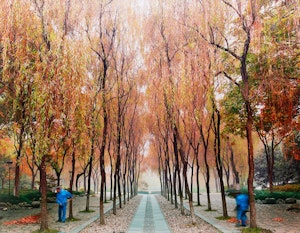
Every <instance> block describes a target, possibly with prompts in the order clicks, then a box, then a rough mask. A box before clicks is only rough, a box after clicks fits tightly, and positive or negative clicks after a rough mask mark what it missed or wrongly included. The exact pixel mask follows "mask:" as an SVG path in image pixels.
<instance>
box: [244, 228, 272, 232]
mask: <svg viewBox="0 0 300 233" xmlns="http://www.w3.org/2000/svg"><path fill="white" fill-rule="evenodd" d="M242 233H272V231H270V230H267V229H262V228H244V229H242Z"/></svg>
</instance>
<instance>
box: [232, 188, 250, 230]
mask: <svg viewBox="0 0 300 233" xmlns="http://www.w3.org/2000/svg"><path fill="white" fill-rule="evenodd" d="M235 199H236V206H237V220H238V225H239V226H246V225H247V215H246V213H247V211H248V208H249V196H248V195H247V194H244V193H238V194H237V195H236V198H235Z"/></svg>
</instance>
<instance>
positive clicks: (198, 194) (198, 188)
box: [196, 158, 201, 206]
mask: <svg viewBox="0 0 300 233" xmlns="http://www.w3.org/2000/svg"><path fill="white" fill-rule="evenodd" d="M199 174H200V164H199V160H198V158H197V172H196V181H197V205H198V206H201V203H200V180H199Z"/></svg>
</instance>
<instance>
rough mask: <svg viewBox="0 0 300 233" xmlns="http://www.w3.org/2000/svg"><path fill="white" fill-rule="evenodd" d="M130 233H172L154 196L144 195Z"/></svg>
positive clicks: (130, 227) (129, 230)
mask: <svg viewBox="0 0 300 233" xmlns="http://www.w3.org/2000/svg"><path fill="white" fill-rule="evenodd" d="M127 232H128V233H137V232H139V233H141V232H144V233H154V232H155V233H156V232H157V233H170V232H171V231H170V229H169V226H168V224H167V222H166V220H165V217H164V215H163V213H162V211H161V209H160V206H159V204H158V202H157V200H156V198H155V196H154V195H153V194H143V197H142V200H141V203H140V205H139V207H138V209H137V211H136V213H135V215H134V217H133V220H132V222H131V224H130V226H129V229H128V231H127Z"/></svg>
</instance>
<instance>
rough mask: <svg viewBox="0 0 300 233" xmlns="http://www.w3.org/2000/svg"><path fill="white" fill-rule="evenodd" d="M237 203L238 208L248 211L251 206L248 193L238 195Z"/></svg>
mask: <svg viewBox="0 0 300 233" xmlns="http://www.w3.org/2000/svg"><path fill="white" fill-rule="evenodd" d="M236 205H237V207H238V209H240V210H243V211H246V210H248V207H249V197H248V195H247V194H239V195H237V196H236Z"/></svg>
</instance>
